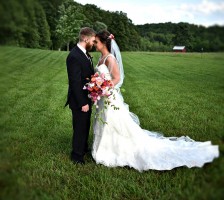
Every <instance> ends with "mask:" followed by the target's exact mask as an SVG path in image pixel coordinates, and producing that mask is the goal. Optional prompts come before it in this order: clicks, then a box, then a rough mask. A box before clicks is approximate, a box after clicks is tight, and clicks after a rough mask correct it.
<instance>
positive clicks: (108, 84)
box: [83, 72, 119, 123]
mask: <svg viewBox="0 0 224 200" xmlns="http://www.w3.org/2000/svg"><path fill="white" fill-rule="evenodd" d="M83 89H84V90H88V91H89V94H88V97H89V98H90V99H91V100H92V101H93V102H94V105H95V106H96V108H98V105H97V103H98V101H99V100H100V99H102V98H104V103H105V106H104V108H107V106H106V105H110V106H111V107H113V108H114V110H118V109H119V108H118V107H116V106H115V105H111V103H110V101H109V99H108V98H109V97H110V96H111V95H113V90H114V88H113V82H112V81H111V80H110V79H108V78H107V77H106V76H105V74H104V73H99V72H96V73H95V74H94V75H92V76H91V79H90V82H88V83H86V85H85V86H84V87H83ZM114 98H115V97H114ZM104 108H103V109H102V110H101V112H103V111H104ZM96 117H98V118H99V119H100V121H101V122H103V123H106V122H104V121H103V120H102V119H101V118H100V113H98V114H97V115H96Z"/></svg>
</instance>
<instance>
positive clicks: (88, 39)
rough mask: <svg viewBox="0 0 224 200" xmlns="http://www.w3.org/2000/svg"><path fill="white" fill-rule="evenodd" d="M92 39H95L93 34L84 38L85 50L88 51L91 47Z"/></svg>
mask: <svg viewBox="0 0 224 200" xmlns="http://www.w3.org/2000/svg"><path fill="white" fill-rule="evenodd" d="M94 41H95V36H91V37H88V38H87V39H86V50H87V51H90V50H91V49H92V48H93V45H94Z"/></svg>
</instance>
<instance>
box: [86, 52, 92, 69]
mask: <svg viewBox="0 0 224 200" xmlns="http://www.w3.org/2000/svg"><path fill="white" fill-rule="evenodd" d="M86 55H87V57H88V59H89V61H90V62H91V66H92V67H93V62H92V57H91V56H90V54H89V53H88V52H86Z"/></svg>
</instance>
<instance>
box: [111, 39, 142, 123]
mask: <svg viewBox="0 0 224 200" xmlns="http://www.w3.org/2000/svg"><path fill="white" fill-rule="evenodd" d="M110 52H111V54H113V55H114V57H115V58H116V60H117V63H118V67H119V72H120V81H119V82H118V83H117V84H116V86H115V88H116V89H117V90H118V92H119V95H120V97H121V99H122V100H123V103H124V105H125V107H126V109H128V110H129V105H128V104H126V103H125V102H124V99H123V96H122V94H121V91H120V87H121V86H122V84H123V82H124V77H125V76H124V67H123V63H122V57H121V52H120V49H119V47H118V45H117V43H116V41H115V40H114V39H111V51H110ZM129 114H130V116H131V118H132V119H133V121H134V122H135V123H136V124H138V125H140V121H139V118H138V116H137V115H136V114H134V113H132V112H130V111H129Z"/></svg>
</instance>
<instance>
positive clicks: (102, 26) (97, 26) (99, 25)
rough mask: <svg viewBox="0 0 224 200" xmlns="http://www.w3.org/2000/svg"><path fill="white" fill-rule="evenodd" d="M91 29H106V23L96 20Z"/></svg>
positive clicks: (97, 30)
mask: <svg viewBox="0 0 224 200" xmlns="http://www.w3.org/2000/svg"><path fill="white" fill-rule="evenodd" d="M93 29H94V30H95V31H96V32H99V31H101V30H107V25H106V24H104V23H103V22H99V21H96V22H95V23H94V25H93Z"/></svg>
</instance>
